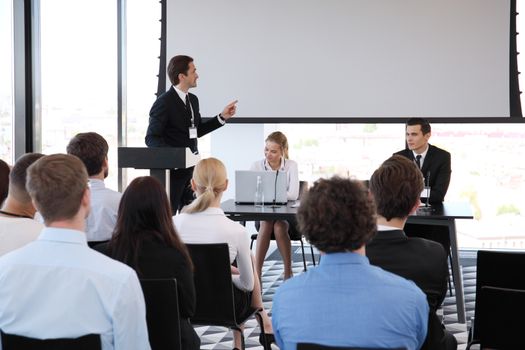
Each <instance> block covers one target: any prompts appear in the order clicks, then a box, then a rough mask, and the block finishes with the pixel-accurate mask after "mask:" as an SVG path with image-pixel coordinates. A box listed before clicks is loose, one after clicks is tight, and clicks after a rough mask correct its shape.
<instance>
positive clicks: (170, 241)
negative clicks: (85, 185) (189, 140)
mask: <svg viewBox="0 0 525 350" xmlns="http://www.w3.org/2000/svg"><path fill="white" fill-rule="evenodd" d="M144 241H156V242H162V243H163V244H165V245H167V246H170V247H175V248H177V249H178V250H179V251H181V252H182V253H183V255H185V256H186V259H187V261H188V266H190V267H191V260H190V258H189V254H188V253H187V250H186V248H185V246H184V244H183V243H182V241H181V240H180V238H179V237H178V236H177V234H176V232H175V228H174V226H173V221H172V217H171V207H170V204H169V201H168V196H167V195H166V190H165V189H164V187H163V186H162V184H161V183H160V182H159V181H158V180H157V179H155V178H154V177H151V176H143V177H138V178H136V179H134V180H133V181H131V183H130V184H129V185H128V187H127V188H126V190H125V191H124V193H123V194H122V198H121V200H120V205H119V209H118V218H117V223H116V226H115V230H114V233H113V237H112V238H111V241H110V243H109V249H110V251H111V255H112V256H113V257H114V258H115V259H117V260H120V261H123V262H125V263H127V264H128V265H130V266H132V267H133V268H135V269H136V270H137V271H138V272H140V271H139V270H138V252H139V251H140V247H141V245H142V242H144Z"/></svg>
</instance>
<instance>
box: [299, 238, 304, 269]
mask: <svg viewBox="0 0 525 350" xmlns="http://www.w3.org/2000/svg"><path fill="white" fill-rule="evenodd" d="M299 242H301V251H302V253H303V265H304V271H306V257H305V256H304V244H303V240H302V239H301V240H299Z"/></svg>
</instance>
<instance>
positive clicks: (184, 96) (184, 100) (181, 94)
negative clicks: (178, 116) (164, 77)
mask: <svg viewBox="0 0 525 350" xmlns="http://www.w3.org/2000/svg"><path fill="white" fill-rule="evenodd" d="M173 89H175V91H176V92H177V95H179V97H180V99H181V100H182V102H184V104H186V96H187V95H188V93H187V92H184V91H182V90H180V89H179V88H178V87H176V86H175V85H173Z"/></svg>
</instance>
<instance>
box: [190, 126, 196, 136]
mask: <svg viewBox="0 0 525 350" xmlns="http://www.w3.org/2000/svg"><path fill="white" fill-rule="evenodd" d="M196 138H197V128H196V127H194V126H192V127H190V139H196Z"/></svg>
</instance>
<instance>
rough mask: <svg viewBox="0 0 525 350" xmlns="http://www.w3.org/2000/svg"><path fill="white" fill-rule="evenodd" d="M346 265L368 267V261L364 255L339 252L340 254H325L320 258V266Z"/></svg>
mask: <svg viewBox="0 0 525 350" xmlns="http://www.w3.org/2000/svg"><path fill="white" fill-rule="evenodd" d="M346 264H357V265H370V261H369V260H368V258H367V257H366V256H364V255H361V254H357V253H352V252H341V253H327V254H325V255H323V257H322V258H321V262H320V265H346Z"/></svg>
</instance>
